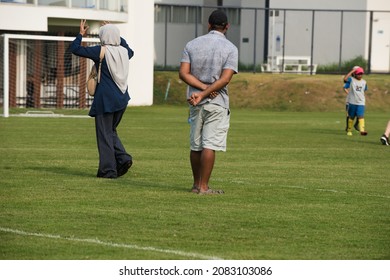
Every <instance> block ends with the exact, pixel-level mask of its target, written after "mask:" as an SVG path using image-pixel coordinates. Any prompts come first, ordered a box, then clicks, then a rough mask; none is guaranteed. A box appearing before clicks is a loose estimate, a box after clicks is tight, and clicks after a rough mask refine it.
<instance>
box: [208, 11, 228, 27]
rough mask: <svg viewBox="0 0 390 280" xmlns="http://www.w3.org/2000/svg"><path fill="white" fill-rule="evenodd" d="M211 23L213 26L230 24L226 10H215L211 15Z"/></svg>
mask: <svg viewBox="0 0 390 280" xmlns="http://www.w3.org/2000/svg"><path fill="white" fill-rule="evenodd" d="M209 24H210V25H211V26H222V27H225V26H226V25H227V24H228V18H227V16H226V14H225V12H224V11H222V10H215V11H214V12H212V13H211V15H210V16H209Z"/></svg>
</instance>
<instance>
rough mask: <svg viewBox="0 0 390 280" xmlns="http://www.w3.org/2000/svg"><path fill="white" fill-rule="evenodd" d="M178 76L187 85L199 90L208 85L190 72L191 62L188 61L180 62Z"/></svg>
mask: <svg viewBox="0 0 390 280" xmlns="http://www.w3.org/2000/svg"><path fill="white" fill-rule="evenodd" d="M179 78H180V79H181V80H182V81H183V82H185V83H186V84H187V85H189V86H191V87H194V88H197V89H199V90H205V89H206V88H207V86H208V85H206V84H204V83H202V82H201V81H199V80H198V79H197V78H196V77H195V76H194V75H192V74H191V64H190V63H188V62H182V63H180V70H179Z"/></svg>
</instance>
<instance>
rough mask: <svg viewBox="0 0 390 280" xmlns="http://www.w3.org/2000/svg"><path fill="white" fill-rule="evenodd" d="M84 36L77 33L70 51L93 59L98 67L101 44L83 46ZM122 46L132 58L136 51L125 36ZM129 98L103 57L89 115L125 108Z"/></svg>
mask: <svg viewBox="0 0 390 280" xmlns="http://www.w3.org/2000/svg"><path fill="white" fill-rule="evenodd" d="M82 38H83V37H82V36H81V34H78V35H77V37H76V39H74V41H73V42H72V44H71V45H70V51H71V52H72V53H73V54H74V55H77V56H81V57H86V58H90V59H92V60H93V61H94V62H95V66H96V67H98V64H99V60H100V58H99V56H100V49H101V46H100V45H97V46H93V47H83V46H81V40H82ZM121 46H122V47H124V48H126V49H127V51H128V53H129V59H131V58H132V57H133V55H134V52H133V50H132V49H130V47H129V46H128V45H127V43H126V41H125V39H123V38H121ZM96 69H98V68H96ZM129 100H130V96H129V93H128V90H126V92H125V93H122V92H121V90H120V89H119V88H118V86H117V85H116V84H115V82H114V80H113V79H112V77H111V74H110V71H109V70H108V66H107V63H106V59H105V58H103V61H102V69H101V76H100V83H99V84H98V85H97V87H96V91H95V95H94V98H93V102H92V106H91V109H90V111H89V115H90V116H91V117H94V116H96V115H102V114H105V113H113V112H117V111H120V110H123V109H124V108H126V106H127V104H128V102H129Z"/></svg>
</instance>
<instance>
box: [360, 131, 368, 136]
mask: <svg viewBox="0 0 390 280" xmlns="http://www.w3.org/2000/svg"><path fill="white" fill-rule="evenodd" d="M367 134H368V132H367V131H360V135H361V136H366V135H367Z"/></svg>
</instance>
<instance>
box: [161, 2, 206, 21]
mask: <svg viewBox="0 0 390 280" xmlns="http://www.w3.org/2000/svg"><path fill="white" fill-rule="evenodd" d="M154 21H155V22H165V21H167V22H170V23H195V22H198V23H200V22H202V9H201V8H200V7H183V6H158V5H156V6H155V7H154Z"/></svg>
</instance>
